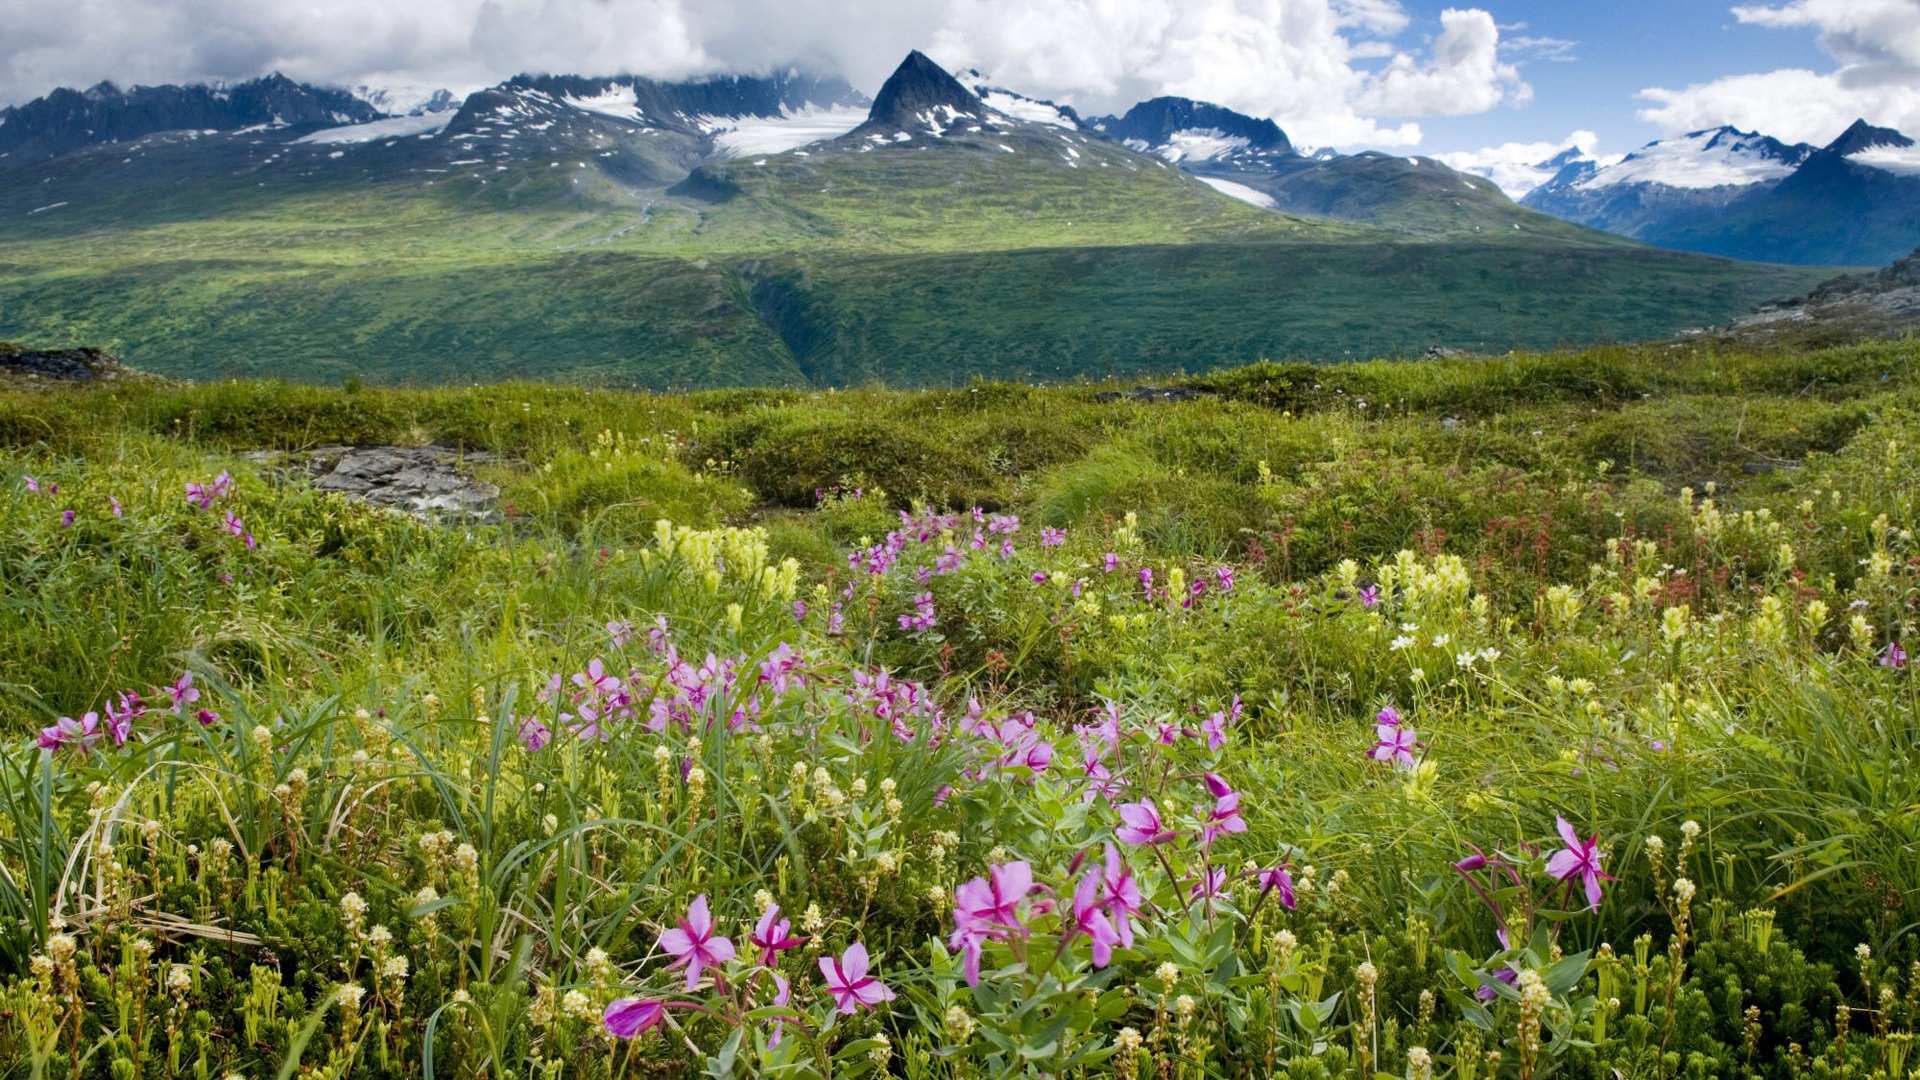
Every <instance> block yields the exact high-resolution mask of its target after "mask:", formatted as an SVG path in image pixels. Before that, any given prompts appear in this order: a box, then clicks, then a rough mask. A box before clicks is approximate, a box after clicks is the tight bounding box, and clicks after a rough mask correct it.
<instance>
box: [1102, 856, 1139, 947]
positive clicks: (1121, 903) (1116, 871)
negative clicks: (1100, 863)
mask: <svg viewBox="0 0 1920 1080" xmlns="http://www.w3.org/2000/svg"><path fill="white" fill-rule="evenodd" d="M1101 884H1102V886H1103V888H1104V889H1105V892H1104V893H1103V894H1102V896H1103V902H1104V903H1105V904H1106V908H1107V912H1108V914H1109V915H1110V916H1111V917H1112V919H1113V927H1114V929H1115V930H1116V931H1118V932H1119V934H1120V944H1121V945H1123V946H1125V947H1127V948H1129V949H1131V948H1133V916H1135V915H1138V914H1140V909H1141V908H1143V907H1145V906H1146V903H1147V900H1146V897H1145V896H1142V895H1141V893H1140V884H1139V882H1136V881H1134V880H1133V867H1131V866H1128V865H1127V861H1126V859H1124V858H1122V857H1121V855H1120V849H1119V848H1117V847H1114V846H1113V842H1112V841H1111V840H1109V841H1108V842H1107V864H1106V866H1105V868H1104V869H1103V870H1102V872H1101Z"/></svg>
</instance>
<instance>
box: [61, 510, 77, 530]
mask: <svg viewBox="0 0 1920 1080" xmlns="http://www.w3.org/2000/svg"><path fill="white" fill-rule="evenodd" d="M73 518H74V513H73V511H71V510H62V511H60V527H61V528H63V529H71V528H73Z"/></svg>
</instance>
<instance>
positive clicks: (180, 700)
mask: <svg viewBox="0 0 1920 1080" xmlns="http://www.w3.org/2000/svg"><path fill="white" fill-rule="evenodd" d="M166 695H167V701H168V703H169V707H170V708H172V709H173V711H174V712H179V711H181V710H182V709H185V708H186V707H187V706H189V705H191V704H193V703H194V702H196V701H199V700H200V691H199V689H198V688H196V687H195V686H194V685H193V672H191V671H183V672H181V673H180V677H179V678H177V679H175V680H173V685H172V686H169V687H167V689H166Z"/></svg>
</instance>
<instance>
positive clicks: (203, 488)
mask: <svg viewBox="0 0 1920 1080" xmlns="http://www.w3.org/2000/svg"><path fill="white" fill-rule="evenodd" d="M187 501H188V502H189V503H192V504H193V505H195V506H198V507H199V508H200V509H202V510H211V509H213V491H212V490H211V489H209V488H208V487H207V485H205V484H195V483H191V482H189V483H188V484H187Z"/></svg>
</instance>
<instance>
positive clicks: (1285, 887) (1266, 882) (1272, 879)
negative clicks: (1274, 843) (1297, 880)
mask: <svg viewBox="0 0 1920 1080" xmlns="http://www.w3.org/2000/svg"><path fill="white" fill-rule="evenodd" d="M1291 869H1292V868H1291V867H1289V866H1288V865H1287V864H1286V863H1281V864H1280V865H1279V866H1276V867H1274V868H1273V869H1271V870H1262V871H1260V891H1261V892H1263V893H1278V894H1279V895H1280V906H1281V907H1283V908H1286V909H1287V910H1288V911H1292V910H1294V907H1293V903H1294V901H1293V874H1292V872H1291Z"/></svg>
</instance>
